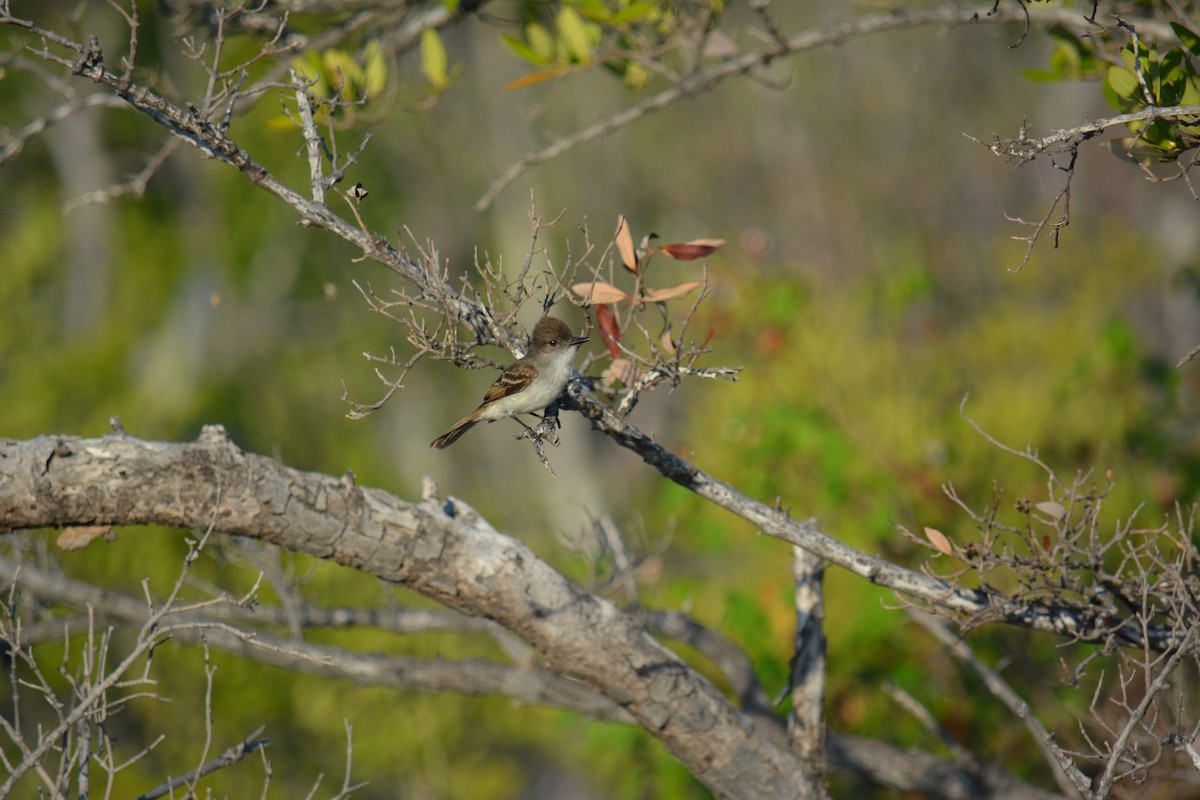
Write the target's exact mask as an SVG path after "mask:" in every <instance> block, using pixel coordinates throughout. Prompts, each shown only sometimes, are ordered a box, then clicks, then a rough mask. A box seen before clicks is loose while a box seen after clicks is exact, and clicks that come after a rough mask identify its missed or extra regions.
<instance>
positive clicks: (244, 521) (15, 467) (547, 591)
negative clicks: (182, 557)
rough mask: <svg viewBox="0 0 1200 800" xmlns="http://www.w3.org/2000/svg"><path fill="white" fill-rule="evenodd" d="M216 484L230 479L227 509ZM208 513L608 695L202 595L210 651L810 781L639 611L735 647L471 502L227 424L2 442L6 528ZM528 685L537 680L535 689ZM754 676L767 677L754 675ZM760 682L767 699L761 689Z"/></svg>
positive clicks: (715, 646) (960, 785)
mask: <svg viewBox="0 0 1200 800" xmlns="http://www.w3.org/2000/svg"><path fill="white" fill-rule="evenodd" d="M218 483H219V484H220V485H221V486H223V487H225V488H224V490H223V491H222V492H221V493H220V498H219V505H218V506H217V508H216V509H215V512H214V510H213V504H214V503H215V502H216V501H217V494H218V493H217V491H216V488H215V487H216V485H217V484H218ZM213 516H215V517H216V521H215V523H213V529H214V530H215V531H218V532H223V533H228V534H232V535H236V536H243V537H248V538H252V539H260V540H263V541H269V542H273V543H275V544H278V545H280V546H282V547H284V548H286V549H289V550H293V551H296V552H301V553H307V554H309V555H313V556H315V557H318V558H323V559H327V560H331V561H336V562H337V563H340V564H343V565H346V566H350V567H353V568H355V569H359V570H362V571H364V572H368V573H371V574H373V575H376V576H378V577H380V578H383V579H384V580H389V581H395V582H402V583H404V584H405V585H407V586H408V587H409V588H412V589H414V590H416V591H418V592H420V593H422V594H424V595H426V596H428V597H431V598H434V599H436V600H438V601H439V602H442V603H445V604H446V605H448V606H450V607H452V608H455V609H457V610H459V611H461V612H463V613H467V614H475V615H478V616H485V617H488V618H490V619H493V620H495V621H497V622H499V623H500V624H502V625H504V626H505V627H506V628H509V629H510V630H512V631H513V632H515V633H517V634H518V635H520V636H521V637H522V638H523V639H525V640H526V641H528V642H530V643H531V644H533V645H534V646H535V647H537V649H538V650H539V651H540V652H541V653H542V655H543V656H544V657H545V659H546V662H547V664H548V665H549V667H550V668H551V669H553V670H555V671H557V672H559V673H561V674H562V675H566V676H569V677H570V678H575V679H577V680H582V681H584V682H586V683H587V684H588V685H590V686H592V687H593V688H595V689H597V690H598V691H599V692H601V693H603V695H605V696H600V695H594V694H592V693H591V692H590V690H588V689H585V688H584V687H582V686H580V684H579V683H577V682H575V681H571V680H564V679H562V678H559V677H557V676H553V680H549V679H547V678H545V677H544V675H545V673H544V672H542V674H541V675H536V674H535V675H534V676H533V677H532V679H531V678H530V677H529V675H528V672H527V671H522V672H523V674H520V673H518V671H517V669H516V668H513V667H509V666H506V665H499V664H484V663H482V662H472V663H470V664H468V665H467V666H465V667H463V668H462V670H461V672H456V670H458V669H459V668H458V667H455V666H454V664H453V662H439V661H434V662H424V663H418V661H419V660H418V659H401V658H394V657H386V656H380V655H376V654H356V653H350V652H348V651H345V650H343V649H340V648H331V647H321V646H317V645H312V644H310V643H307V642H304V641H303V640H296V639H290V638H282V637H273V636H269V635H267V634H264V633H261V632H247V631H237V630H236V629H234V628H233V627H232V626H230V625H228V624H226V622H225V621H224V620H225V619H231V618H240V617H241V616H242V611H241V610H239V609H237V608H236V607H234V606H230V605H229V604H217V605H211V606H206V607H205V609H204V610H203V614H205V615H209V614H212V615H215V616H213V617H202V616H191V615H192V614H193V613H194V612H186V613H176V614H175V615H173V617H172V619H171V622H170V627H171V630H172V633H171V635H172V636H173V637H174V638H177V639H180V640H182V641H192V640H196V641H199V639H200V634H201V633H203V636H204V638H205V639H206V640H207V641H208V642H209V643H210V644H212V645H213V646H217V647H221V648H223V649H228V650H230V651H232V652H237V653H239V654H241V655H242V656H243V657H246V658H250V659H253V660H256V661H261V662H263V663H270V664H277V665H279V666H281V667H284V668H288V669H295V670H303V671H306V672H310V673H314V674H320V675H327V676H330V677H335V678H339V679H345V680H353V681H357V682H361V683H371V684H377V685H386V686H395V687H399V688H406V689H421V690H429V691H456V692H462V693H467V694H479V693H483V691H487V690H488V689H489V688H490V690H491V691H494V692H495V693H497V694H504V695H508V696H513V697H515V698H517V699H520V700H523V701H527V702H530V703H538V704H548V705H554V706H558V707H561V708H566V709H571V710H575V711H578V712H580V713H584V714H588V715H589V716H592V717H594V718H597V719H609V720H612V721H629V720H632V721H635V722H636V723H637V724H639V725H641V726H642V727H645V728H647V730H649V732H650V733H652V734H654V735H656V736H658V737H659V738H660V739H662V740H663V741H664V742H666V743H667V744H668V747H670V748H671V750H672V752H673V753H676V757H677V758H679V759H680V761H681V762H682V763H683V764H684V765H685V766H687V767H688V769H694V770H696V773H697V774H698V776H700V777H701V779H702V780H704V781H705V783H706V784H708V785H710V786H714V785H715V786H719V787H720V788H719V789H718V790H715V791H717V794H718V795H719V796H723V797H741V796H745V797H763V796H766V797H770V796H780V797H794V796H796V795H797V791H796V789H795V787H796V786H798V785H800V784H799V783H791V781H793V780H796V779H797V778H796V773H797V770H798V769H799V767H798V766H797V764H798V760H797V759H795V757H794V756H793V755H792V754H791V753H790V752H789V751H788V743H787V738H786V733H785V731H784V728H783V725H782V722H781V721H780V720H779V719H778V718H775V717H773V716H769V715H767V713H766V712H764V711H763V709H762V708H761V707H760V706H758V705H757V704H748V705H746V706H745V707H744V708H743V709H742V710H741V711H740V712H739V711H738V710H736V709H734V708H733V707H732V706H731V705H730V704H729V703H728V702H727V701H725V699H724V698H722V697H721V696H720V694H719V693H718V692H717V691H716V690H715V688H713V687H712V685H711V684H710V683H709V682H708V681H706V680H705V679H704V678H702V677H701V676H699V675H698V674H697V673H696V672H695V671H694V670H692V669H691V668H690V667H688V666H687V665H686V664H684V663H683V662H681V661H679V660H678V659H677V658H676V657H675V656H674V655H673V654H671V653H670V652H669V651H667V650H666V649H665V648H663V647H662V646H661V645H659V644H658V643H657V642H656V641H654V640H653V639H652V638H650V636H649V635H648V634H647V633H646V632H645V630H644V628H643V626H642V621H641V620H643V618H644V617H645V618H648V619H649V620H650V624H653V625H655V626H656V627H660V628H661V629H662V630H663V631H664V632H665V634H666V635H668V636H672V637H675V638H680V639H683V640H687V641H692V642H700V643H701V644H702V645H703V646H701V645H697V646H700V649H701V650H703V651H704V652H706V653H708V654H709V655H710V657H712V658H714V659H715V660H717V661H718V663H719V665H721V666H722V668H723V669H726V670H727V671H730V672H731V674H732V675H734V676H735V678H734V679H735V682H737V678H736V675H737V674H738V672H737V670H736V669H734V668H731V667H730V665H731V664H736V663H737V662H738V658H737V657H736V654H734V653H731V652H729V650H730V647H731V646H730V647H724V646H722V645H721V642H720V640H719V637H718V638H717V639H716V640H714V639H713V635H712V634H709V636H707V637H706V636H703V635H701V634H700V633H699V632H698V631H696V630H694V629H693V626H688V625H680V623H679V620H676V619H672V616H673V615H667V617H662V616H661V613H660V612H643V611H640V610H637V609H634V610H633V611H632V612H626V611H622V610H620V609H618V608H616V607H615V606H614V605H613V604H611V603H609V602H608V601H605V600H603V599H600V598H596V597H594V596H592V595H589V594H587V593H585V592H583V591H581V590H580V589H578V588H577V587H574V586H572V585H570V584H569V583H568V582H567V581H566V579H565V578H563V577H562V576H561V575H559V574H558V573H557V572H555V571H554V570H552V569H551V568H550V567H549V566H548V565H547V564H545V563H544V562H542V561H541V560H539V559H538V558H537V557H536V556H534V555H533V554H532V553H531V552H530V551H529V550H528V549H527V548H526V547H525V546H524V545H523V544H521V543H520V542H518V541H515V540H513V539H510V538H508V537H505V536H503V535H501V534H499V533H497V532H496V531H495V530H494V529H492V528H491V527H490V526H489V525H488V524H487V523H486V521H484V520H483V519H482V518H480V517H479V516H478V515H477V514H475V512H473V511H472V510H471V509H469V508H468V507H466V506H465V505H463V504H462V503H461V502H459V501H456V500H447V501H446V502H444V503H440V504H439V502H438V500H437V498H436V497H434V496H433V495H430V496H428V497H426V498H425V499H424V500H423V501H422V502H421V503H418V504H412V503H406V502H404V501H401V500H399V499H397V498H395V497H392V496H391V495H388V494H386V493H384V492H382V491H378V490H373V489H365V488H361V487H358V486H355V485H354V484H353V483H350V482H348V481H346V480H339V479H335V478H332V477H328V476H324V475H318V474H313V473H304V472H300V471H298V470H292V469H289V468H287V467H284V466H282V465H280V464H279V463H278V462H277V461H274V460H272V459H269V458H265V457H262V456H256V455H252V454H248V453H244V452H242V451H240V450H239V449H238V448H237V447H235V446H234V445H233V444H231V443H230V442H229V441H228V439H227V438H226V437H225V436H224V433H223V431H222V430H221V429H220V428H216V427H209V428H206V429H205V432H204V433H203V434H202V436H201V438H200V441H199V442H197V443H195V444H170V443H154V442H143V441H141V440H138V439H136V438H134V437H130V436H125V435H123V434H112V435H109V436H106V437H104V438H101V439H79V438H70V437H40V438H37V439H32V440H28V441H24V442H18V441H13V440H0V531H3V532H13V531H17V530H25V529H29V528H35V527H45V526H54V525H80V524H111V525H127V524H160V525H166V526H172V527H181V528H193V527H196V526H197V525H198V524H201V523H203V522H204V521H205V520H207V519H211V518H212V517H213ZM16 569H17V567H16V566H15V565H13V564H11V562H8V563H5V562H3V561H0V578H4V579H8V580H11V577H10V576H12V575H13V574H14V573H15V572H16ZM19 580H20V581H21V582H22V584H23V585H25V586H27V587H30V588H33V587H38V590H39V591H41V590H46V591H48V592H50V593H51V594H56V595H57V596H58V597H60V598H61V600H62V601H63V602H67V603H70V604H83V605H91V606H93V607H94V608H96V609H97V611H98V612H101V613H111V614H113V615H114V616H119V617H123V618H127V619H130V620H132V621H136V620H137V619H142V618H144V615H145V613H147V612H146V609H145V607H144V604H140V603H138V602H137V601H133V602H129V599H128V598H123V597H122V596H121V595H120V594H119V593H114V592H111V591H108V590H103V589H98V588H96V587H93V586H84V585H82V584H78V583H77V582H73V581H70V579H68V578H64V577H63V576H57V575H51V574H48V573H44V572H42V571H40V570H36V569H31V568H30V567H29V566H28V565H25V566H21V567H20V576H19ZM135 606H137V607H135ZM254 613H255V615H259V614H266V619H267V620H268V621H269V622H273V623H282V622H284V621H285V620H284V615H283V613H282V611H280V612H279V613H278V614H275V613H273V612H272V611H271V610H270V609H266V608H263V609H258V610H256V611H255V612H254ZM126 615H128V616H126ZM355 616H356V615H351V614H348V613H347V612H346V611H345V610H330V612H329V614H328V616H325V615H322V614H321V613H317V612H312V614H311V618H312V620H313V621H315V622H328V623H329V624H340V623H344V622H346V620H347V617H355ZM693 625H694V623H693ZM395 627H396V628H397V629H401V630H404V629H406V626H405V625H404V624H399V625H396V626H395ZM235 631H236V632H235ZM732 649H733V650H736V648H732ZM448 675H449V676H448ZM456 676H457V677H456ZM522 681H525V682H526V687H531V688H523V687H522V685H521V682H522ZM473 682H478V684H476V685H473ZM742 682H743V684H744V685H745V686H754V685H755V684H753V681H752V680H751V678H750V677H745V676H744V677H743V681H742ZM747 693H748V694H750V695H751V696H752V697H757V696H758V695H759V694H761V690H747ZM715 750H723V752H720V753H715V752H714V751H715ZM826 750H827V752H826V762H827V764H828V767H829V769H830V770H831V771H833V772H835V773H838V774H842V775H846V776H847V777H849V778H851V779H852V780H858V781H867V782H871V783H881V784H882V785H887V786H892V787H895V788H897V789H899V790H901V791H919V792H924V793H926V794H929V795H931V796H933V797H938V798H945V799H946V800H965V798H994V799H995V800H1017V798H1046V799H1048V798H1051V797H1056V796H1055V795H1051V794H1048V793H1045V792H1042V791H1040V790H1038V789H1036V788H1034V787H1031V786H1028V785H1027V784H1023V783H1021V782H1019V781H1016V780H1015V779H1014V778H1012V776H1010V775H1008V774H1007V773H1006V772H1004V771H1003V770H1001V769H999V768H997V767H992V766H983V767H981V768H979V769H977V770H969V769H965V768H964V767H963V766H962V765H958V764H955V763H953V762H951V761H946V760H943V759H939V758H936V757H934V756H931V755H928V754H924V753H920V752H919V751H910V750H903V749H900V748H896V747H894V746H891V745H888V744H886V743H884V742H874V741H871V740H866V739H860V738H857V737H853V736H845V735H840V734H835V733H830V734H828V736H827V739H826ZM704 759H710V760H709V761H704ZM697 761H698V762H699V763H696V764H694V762H697ZM763 769H766V770H770V771H771V772H769V773H767V774H764V773H762V772H760V771H759V770H763ZM785 771H786V774H785ZM764 787H765V789H764ZM764 791H765V792H766V793H765V794H764Z"/></svg>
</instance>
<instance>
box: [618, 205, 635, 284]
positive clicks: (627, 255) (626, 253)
mask: <svg viewBox="0 0 1200 800" xmlns="http://www.w3.org/2000/svg"><path fill="white" fill-rule="evenodd" d="M613 241H614V242H616V244H617V252H618V253H620V254H621V263H622V264H624V265H625V269H627V270H629V271H630V272H633V273H636V272H637V271H638V260H637V253H635V252H634V250H633V236H632V235H631V234H630V233H629V220H627V219H625V215H624V214H622V215H621V216H619V217H617V235H616V236H615V237H614V238H613Z"/></svg>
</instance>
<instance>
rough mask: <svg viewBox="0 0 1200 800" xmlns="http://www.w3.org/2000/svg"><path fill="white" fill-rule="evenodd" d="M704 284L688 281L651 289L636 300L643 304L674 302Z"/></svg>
mask: <svg viewBox="0 0 1200 800" xmlns="http://www.w3.org/2000/svg"><path fill="white" fill-rule="evenodd" d="M703 285H704V284H703V283H702V282H701V281H688V282H687V283H681V284H679V285H678V286H668V287H667V288H666V289H652V290H650V291H648V292H646V293H645V294H644V295H642V296H641V297H639V298H638V300H640V301H641V302H643V303H661V302H663V301H664V300H674V299H675V298H676V297H683V296H684V295H685V294H687V293H688V292H692V291H695V290H696V289H698V288H700V287H701V286H703Z"/></svg>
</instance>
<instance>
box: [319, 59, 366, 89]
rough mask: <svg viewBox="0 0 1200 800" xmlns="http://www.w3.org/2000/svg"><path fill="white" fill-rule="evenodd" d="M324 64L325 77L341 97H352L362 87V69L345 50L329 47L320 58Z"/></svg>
mask: <svg viewBox="0 0 1200 800" xmlns="http://www.w3.org/2000/svg"><path fill="white" fill-rule="evenodd" d="M322 58H323V60H324V63H325V76H326V77H327V78H328V80H329V82H330V84H332V85H333V87H334V89H336V90H337V91H338V92H339V93H340V94H341V95H342V96H344V97H353V96H354V95H355V94H357V92H358V88H359V87H361V86H362V85H363V78H364V76H363V71H362V67H360V66H358V62H357V61H355V60H354V56H352V55H350V54H349V53H347V52H346V51H345V50H339V49H338V48H336V47H331V48H330V49H328V50H326V51H325V53H324V55H323V56H322Z"/></svg>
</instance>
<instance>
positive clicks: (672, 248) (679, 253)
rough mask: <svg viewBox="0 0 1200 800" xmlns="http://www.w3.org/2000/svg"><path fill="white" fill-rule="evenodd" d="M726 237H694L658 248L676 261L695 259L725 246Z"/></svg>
mask: <svg viewBox="0 0 1200 800" xmlns="http://www.w3.org/2000/svg"><path fill="white" fill-rule="evenodd" d="M724 244H725V240H724V239H693V240H692V241H690V242H681V243H679V244H664V245H663V246H662V247H660V248H658V249H659V250H661V251H662V252H664V253H666V254H667V255H669V256H670V257H671V258H673V259H675V260H676V261H695V260H696V259H697V258H704V257H705V256H707V255H712V254H713V253H715V252H717V250H719V249H720V248H721V247H722V246H724Z"/></svg>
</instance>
